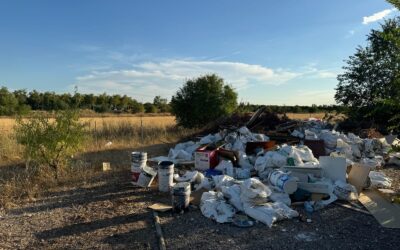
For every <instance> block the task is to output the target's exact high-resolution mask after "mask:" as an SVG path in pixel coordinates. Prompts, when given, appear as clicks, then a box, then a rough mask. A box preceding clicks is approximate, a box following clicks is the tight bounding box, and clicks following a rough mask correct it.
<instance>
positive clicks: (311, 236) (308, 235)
mask: <svg viewBox="0 0 400 250" xmlns="http://www.w3.org/2000/svg"><path fill="white" fill-rule="evenodd" d="M294 238H295V239H296V240H299V241H306V242H311V241H316V240H318V239H319V237H318V235H317V234H316V233H314V232H304V233H298V234H296V236H294Z"/></svg>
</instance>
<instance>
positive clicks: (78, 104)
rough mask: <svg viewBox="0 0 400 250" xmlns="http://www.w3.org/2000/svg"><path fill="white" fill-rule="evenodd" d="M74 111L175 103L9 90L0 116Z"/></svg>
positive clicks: (294, 109)
mask: <svg viewBox="0 0 400 250" xmlns="http://www.w3.org/2000/svg"><path fill="white" fill-rule="evenodd" d="M259 107H260V105H256V104H250V103H240V104H239V105H238V106H237V109H236V112H239V113H245V112H254V111H256V110H257V109H258V108H259ZM70 108H79V109H88V110H93V111H94V112H97V113H108V112H113V113H131V114H136V113H169V112H171V104H170V103H169V102H168V100H167V99H165V98H161V97H160V96H156V97H154V99H153V102H145V103H141V102H139V101H137V100H135V99H134V98H132V97H129V96H127V95H107V94H106V93H103V94H99V95H94V94H81V93H74V94H70V93H63V94H57V93H55V92H49V91H47V92H38V91H36V90H33V91H30V92H27V91H26V90H24V89H20V90H15V91H9V90H8V89H7V88H6V87H1V88H0V115H15V114H27V113H29V111H31V110H42V111H58V110H66V109H70ZM267 108H268V109H269V110H270V111H272V112H277V113H317V112H341V111H342V107H341V106H337V105H320V106H317V105H312V106H298V105H296V106H278V105H268V106H267Z"/></svg>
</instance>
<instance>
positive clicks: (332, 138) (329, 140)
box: [319, 130, 339, 154]
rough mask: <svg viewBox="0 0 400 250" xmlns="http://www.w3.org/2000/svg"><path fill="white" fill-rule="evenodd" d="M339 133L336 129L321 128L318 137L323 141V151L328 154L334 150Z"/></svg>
mask: <svg viewBox="0 0 400 250" xmlns="http://www.w3.org/2000/svg"><path fill="white" fill-rule="evenodd" d="M338 137H339V135H338V133H337V132H336V131H329V130H322V131H321V133H320V134H319V138H320V139H321V140H323V141H324V144H325V151H326V152H327V153H328V154H330V153H331V152H333V151H335V149H336V145H337V139H338Z"/></svg>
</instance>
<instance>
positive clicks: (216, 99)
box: [171, 74, 237, 128]
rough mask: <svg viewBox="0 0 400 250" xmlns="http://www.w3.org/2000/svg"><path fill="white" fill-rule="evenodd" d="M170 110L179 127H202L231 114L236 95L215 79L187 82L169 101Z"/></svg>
mask: <svg viewBox="0 0 400 250" xmlns="http://www.w3.org/2000/svg"><path fill="white" fill-rule="evenodd" d="M171 107H172V113H173V114H174V115H175V116H176V120H177V122H178V124H179V125H182V126H184V127H189V128H192V127H201V126H204V125H206V124H207V123H209V122H211V121H215V120H216V119H218V118H221V117H224V116H227V115H229V114H232V113H233V112H234V111H235V110H236V108H237V93H236V92H235V91H234V90H233V88H232V87H231V86H229V85H226V84H225V83H224V80H223V79H222V78H220V77H218V76H217V75H215V74H212V75H205V76H202V77H199V78H197V79H193V80H188V81H187V82H186V83H185V84H184V86H183V87H182V88H181V89H179V91H178V92H177V93H176V95H174V96H173V97H172V100H171Z"/></svg>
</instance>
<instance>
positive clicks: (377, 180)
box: [368, 171, 392, 188]
mask: <svg viewBox="0 0 400 250" xmlns="http://www.w3.org/2000/svg"><path fill="white" fill-rule="evenodd" d="M368 176H369V178H370V179H371V187H375V188H390V187H391V186H392V179H390V178H388V177H387V176H386V175H385V174H384V173H382V172H377V171H370V172H369V175H368Z"/></svg>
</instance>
